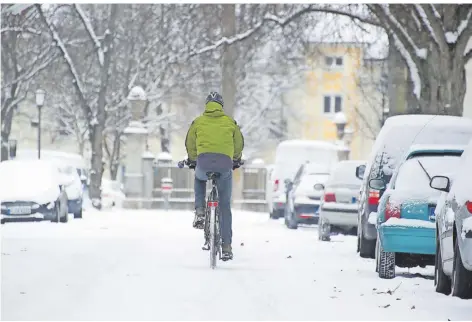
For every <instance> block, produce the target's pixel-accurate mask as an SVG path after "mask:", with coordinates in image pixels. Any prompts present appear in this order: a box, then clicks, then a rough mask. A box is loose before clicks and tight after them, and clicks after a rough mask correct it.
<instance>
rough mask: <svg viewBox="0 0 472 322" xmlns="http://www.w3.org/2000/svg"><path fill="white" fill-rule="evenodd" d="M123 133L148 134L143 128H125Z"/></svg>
mask: <svg viewBox="0 0 472 322" xmlns="http://www.w3.org/2000/svg"><path fill="white" fill-rule="evenodd" d="M123 133H125V134H148V130H147V129H146V128H144V127H138V126H128V127H127V128H125V130H124V131H123Z"/></svg>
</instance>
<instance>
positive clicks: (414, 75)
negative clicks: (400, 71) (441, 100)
mask: <svg viewBox="0 0 472 322" xmlns="http://www.w3.org/2000/svg"><path fill="white" fill-rule="evenodd" d="M392 37H393V44H394V45H395V47H396V48H397V50H398V51H399V52H400V54H401V55H402V56H403V58H404V59H405V61H406V64H407V66H408V70H409V72H410V77H411V80H412V82H413V94H414V95H415V96H416V98H417V99H418V100H419V99H420V97H421V78H420V74H419V71H418V67H416V63H415V62H414V60H413V59H412V57H411V55H410V53H409V52H408V50H406V48H405V45H403V43H402V42H401V41H400V39H398V36H397V35H396V34H393V35H392Z"/></svg>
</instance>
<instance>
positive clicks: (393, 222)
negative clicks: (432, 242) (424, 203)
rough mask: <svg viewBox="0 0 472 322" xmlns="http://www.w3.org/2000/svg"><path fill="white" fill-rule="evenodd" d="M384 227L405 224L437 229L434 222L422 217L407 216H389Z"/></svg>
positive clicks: (404, 225)
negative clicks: (406, 217) (421, 218)
mask: <svg viewBox="0 0 472 322" xmlns="http://www.w3.org/2000/svg"><path fill="white" fill-rule="evenodd" d="M381 226H383V227H391V226H403V227H414V228H430V229H436V224H435V223H434V222H429V221H425V220H420V219H405V218H394V217H392V218H389V219H388V220H387V221H386V222H384V223H383V224H381Z"/></svg>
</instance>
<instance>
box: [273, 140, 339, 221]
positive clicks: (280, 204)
mask: <svg viewBox="0 0 472 322" xmlns="http://www.w3.org/2000/svg"><path fill="white" fill-rule="evenodd" d="M338 151H339V149H338V147H337V146H336V145H335V144H332V143H329V142H324V141H312V140H287V141H283V142H281V143H280V144H279V145H278V146H277V150H276V152H275V164H274V170H273V171H272V175H271V185H272V187H273V189H271V190H270V192H271V194H270V196H269V197H268V198H267V199H268V206H269V212H270V217H271V218H273V219H277V218H281V217H283V216H284V209H285V201H286V196H285V183H284V182H285V180H286V179H290V180H292V179H293V177H294V176H295V173H296V172H297V170H298V169H299V168H300V165H302V164H303V163H306V162H316V163H318V164H321V165H327V166H331V165H334V164H336V163H337V162H338V160H339V159H338Z"/></svg>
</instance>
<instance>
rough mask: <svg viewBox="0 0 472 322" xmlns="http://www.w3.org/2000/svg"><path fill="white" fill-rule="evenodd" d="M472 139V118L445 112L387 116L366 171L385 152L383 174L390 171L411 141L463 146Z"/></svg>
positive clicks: (411, 143) (368, 170)
mask: <svg viewBox="0 0 472 322" xmlns="http://www.w3.org/2000/svg"><path fill="white" fill-rule="evenodd" d="M471 138H472V120H471V119H467V118H465V117H455V116H445V115H398V116H393V117H389V118H388V119H387V120H386V121H385V124H384V126H383V127H382V130H381V131H380V133H379V134H378V136H377V139H376V140H375V143H374V146H373V147H372V150H371V154H370V156H369V162H368V163H367V168H366V173H369V172H370V168H371V167H372V165H373V164H376V163H378V162H379V161H380V157H381V152H385V155H384V157H383V162H388V164H389V166H388V167H384V168H383V169H384V173H385V174H388V173H390V174H391V172H392V171H393V169H394V168H395V167H396V164H397V163H398V162H399V161H400V159H401V157H402V156H403V154H404V153H405V152H406V151H408V150H409V148H410V146H411V145H413V144H428V145H432V144H434V145H449V144H450V145H464V144H468V143H469V141H470V140H471Z"/></svg>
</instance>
